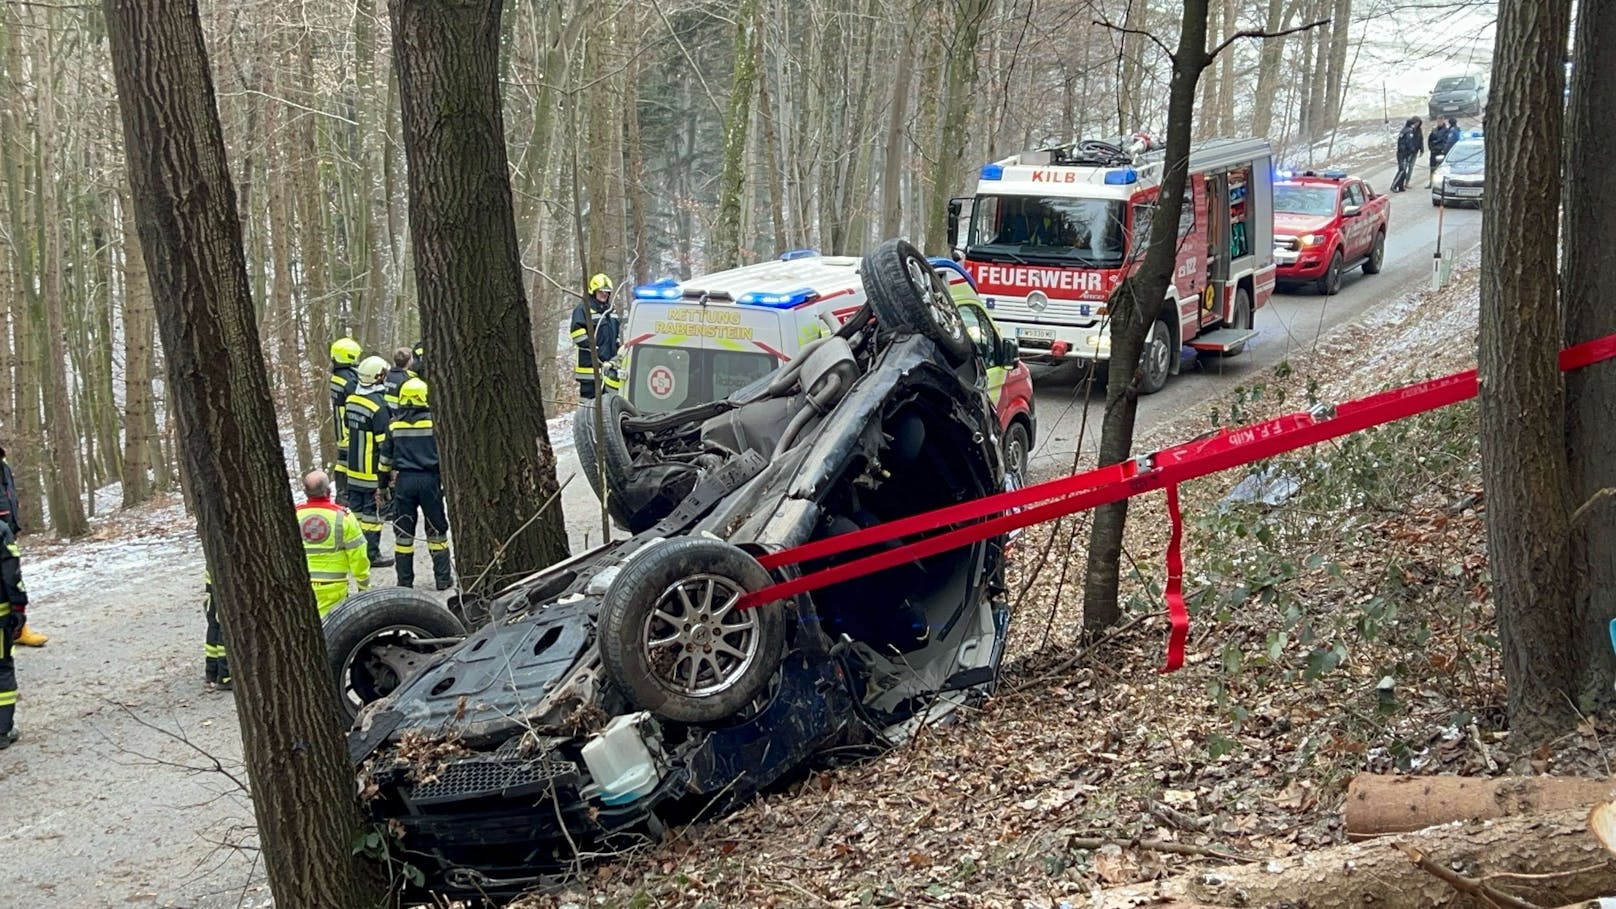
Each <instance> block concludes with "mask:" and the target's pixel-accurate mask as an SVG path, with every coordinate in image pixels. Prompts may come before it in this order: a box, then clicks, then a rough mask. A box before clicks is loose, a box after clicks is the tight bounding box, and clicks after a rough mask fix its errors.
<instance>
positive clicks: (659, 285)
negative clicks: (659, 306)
mask: <svg viewBox="0 0 1616 909" xmlns="http://www.w3.org/2000/svg"><path fill="white" fill-rule="evenodd" d="M682 296H684V291H682V290H680V289H679V282H678V281H675V280H674V279H672V278H663V279H662V280H660V281H653V282H651V283H650V284H641V285H640V286H638V287H636V288H634V299H636V300H677V299H679V298H680V297H682Z"/></svg>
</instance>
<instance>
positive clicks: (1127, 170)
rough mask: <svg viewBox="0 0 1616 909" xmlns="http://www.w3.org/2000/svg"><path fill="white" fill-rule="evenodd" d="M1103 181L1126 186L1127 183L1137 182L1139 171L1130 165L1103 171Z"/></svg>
mask: <svg viewBox="0 0 1616 909" xmlns="http://www.w3.org/2000/svg"><path fill="white" fill-rule="evenodd" d="M1105 182H1106V183H1108V184H1110V185H1112V186H1127V185H1128V184H1129V183H1137V182H1139V172H1138V171H1136V170H1134V169H1133V168H1131V167H1124V168H1122V169H1121V170H1108V171H1106V172H1105Z"/></svg>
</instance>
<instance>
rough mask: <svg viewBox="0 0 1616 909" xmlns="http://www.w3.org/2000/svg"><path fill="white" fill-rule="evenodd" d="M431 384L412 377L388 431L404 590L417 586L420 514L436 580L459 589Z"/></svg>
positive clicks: (400, 395) (400, 394)
mask: <svg viewBox="0 0 1616 909" xmlns="http://www.w3.org/2000/svg"><path fill="white" fill-rule="evenodd" d="M426 394H427V388H426V383H425V382H423V381H421V380H420V379H409V380H407V381H406V382H405V383H404V384H403V385H400V386H399V389H398V407H397V408H396V409H394V411H393V422H392V423H391V424H389V425H388V427H387V459H388V462H389V464H390V465H391V466H392V468H393V473H394V476H395V477H397V480H396V484H395V488H394V490H393V505H394V510H393V512H394V517H393V534H394V540H395V541H396V543H395V545H394V547H393V553H394V556H395V558H396V559H397V562H396V563H395V568H396V570H397V572H398V586H400V587H414V586H415V513H416V511H417V510H419V511H420V513H421V517H422V518H424V519H425V524H426V528H425V529H426V549H427V552H429V553H431V554H432V574H433V580H434V582H435V584H436V586H437V588H438V589H439V590H448V589H449V588H450V587H452V586H453V585H454V572H453V571H452V570H451V568H450V566H449V521H448V519H447V518H446V517H445V516H444V510H443V482H442V479H441V477H440V475H439V471H438V440H437V438H436V437H435V436H434V435H433V428H432V411H431V409H430V408H428V407H427V402H426Z"/></svg>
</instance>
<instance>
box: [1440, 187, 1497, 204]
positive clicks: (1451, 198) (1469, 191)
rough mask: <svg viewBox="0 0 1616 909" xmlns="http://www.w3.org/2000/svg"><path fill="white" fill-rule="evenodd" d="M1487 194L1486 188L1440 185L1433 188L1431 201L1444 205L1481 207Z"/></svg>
mask: <svg viewBox="0 0 1616 909" xmlns="http://www.w3.org/2000/svg"><path fill="white" fill-rule="evenodd" d="M1486 194H1487V193H1486V187H1485V186H1455V185H1453V184H1448V185H1447V186H1443V185H1441V184H1438V185H1436V186H1434V187H1432V188H1431V201H1432V202H1438V203H1441V204H1443V205H1480V204H1481V203H1482V200H1483V199H1484V198H1485V197H1486Z"/></svg>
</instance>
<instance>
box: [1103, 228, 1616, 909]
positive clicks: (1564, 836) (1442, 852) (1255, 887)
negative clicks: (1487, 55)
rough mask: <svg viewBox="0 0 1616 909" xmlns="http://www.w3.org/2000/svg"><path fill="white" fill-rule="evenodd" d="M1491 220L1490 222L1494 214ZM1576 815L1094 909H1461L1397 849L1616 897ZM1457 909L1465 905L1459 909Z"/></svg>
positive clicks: (1529, 893)
mask: <svg viewBox="0 0 1616 909" xmlns="http://www.w3.org/2000/svg"><path fill="white" fill-rule="evenodd" d="M1489 217H1490V215H1489ZM1587 813H1588V812H1587V811H1586V810H1584V809H1575V810H1570V811H1557V812H1549V813H1544V814H1534V815H1528V816H1525V817H1519V818H1510V819H1508V820H1502V821H1482V822H1476V823H1469V824H1463V825H1460V824H1447V825H1443V826H1441V827H1431V828H1429V829H1426V830H1422V831H1419V832H1418V833H1410V834H1406V835H1400V836H1396V837H1387V838H1385V839H1377V840H1370V841H1368V842H1363V843H1353V844H1352V845H1348V846H1332V847H1330V848H1327V849H1319V850H1315V851H1313V852H1305V853H1302V854H1301V855H1298V856H1292V857H1289V858H1282V859H1271V860H1268V861H1263V862H1258V863H1255V864H1251V865H1237V866H1234V867H1232V868H1220V869H1217V870H1213V871H1200V872H1197V873H1196V874H1193V875H1185V876H1182V877H1174V878H1168V879H1167V880H1163V881H1155V882H1152V883H1149V884H1134V885H1131V886H1128V887H1119V888H1115V889H1111V890H1107V891H1105V892H1104V893H1103V894H1100V895H1098V896H1097V897H1096V898H1095V899H1094V901H1093V903H1092V906H1093V907H1094V909H1124V907H1135V906H1141V907H1142V906H1156V905H1160V903H1161V902H1162V901H1165V900H1170V899H1177V900H1194V901H1199V902H1204V903H1211V904H1213V905H1219V906H1307V907H1309V909H1361V907H1365V906H1373V907H1375V909H1435V907H1438V906H1451V905H1455V904H1456V900H1457V894H1455V893H1454V891H1453V888H1452V887H1450V886H1449V885H1448V884H1447V883H1445V882H1444V881H1441V880H1438V879H1437V878H1435V877H1433V876H1431V875H1430V874H1429V873H1427V872H1426V871H1423V870H1421V869H1420V868H1418V867H1416V866H1415V865H1414V864H1412V863H1411V862H1410V861H1409V859H1408V857H1407V856H1406V855H1404V854H1403V853H1402V852H1400V851H1399V850H1397V849H1396V848H1395V847H1394V845H1393V843H1394V842H1402V843H1406V844H1408V845H1410V846H1413V847H1415V848H1416V849H1419V850H1420V851H1421V852H1423V853H1425V854H1426V855H1427V856H1429V857H1430V858H1431V859H1432V860H1433V861H1435V862H1438V863H1439V864H1442V865H1444V866H1447V867H1450V868H1452V869H1454V870H1456V871H1458V872H1459V873H1460V874H1463V875H1465V876H1466V877H1472V878H1476V877H1481V876H1483V875H1486V874H1492V873H1497V872H1510V873H1515V874H1542V875H1550V874H1558V873H1561V872H1576V871H1577V869H1583V870H1582V871H1581V872H1580V873H1572V874H1568V875H1566V876H1564V877H1554V878H1546V879H1542V880H1526V881H1515V882H1512V881H1510V880H1509V879H1507V878H1501V879H1497V880H1494V881H1492V882H1490V883H1491V884H1492V885H1493V886H1496V887H1497V888H1498V889H1500V890H1502V891H1504V892H1506V893H1512V894H1515V895H1517V896H1522V897H1526V898H1529V899H1530V900H1531V901H1532V902H1534V903H1537V904H1539V905H1543V906H1559V905H1563V904H1566V903H1570V902H1573V901H1576V900H1580V899H1589V898H1592V897H1595V896H1602V895H1608V894H1610V893H1616V862H1612V861H1611V860H1610V855H1609V854H1608V853H1607V852H1605V849H1604V847H1603V846H1601V845H1600V844H1599V841H1598V840H1596V839H1595V838H1594V836H1593V834H1591V833H1589V832H1588V828H1587V825H1586V823H1585V820H1584V819H1585V817H1586V815H1587ZM1458 904H1459V905H1465V904H1463V903H1458Z"/></svg>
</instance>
